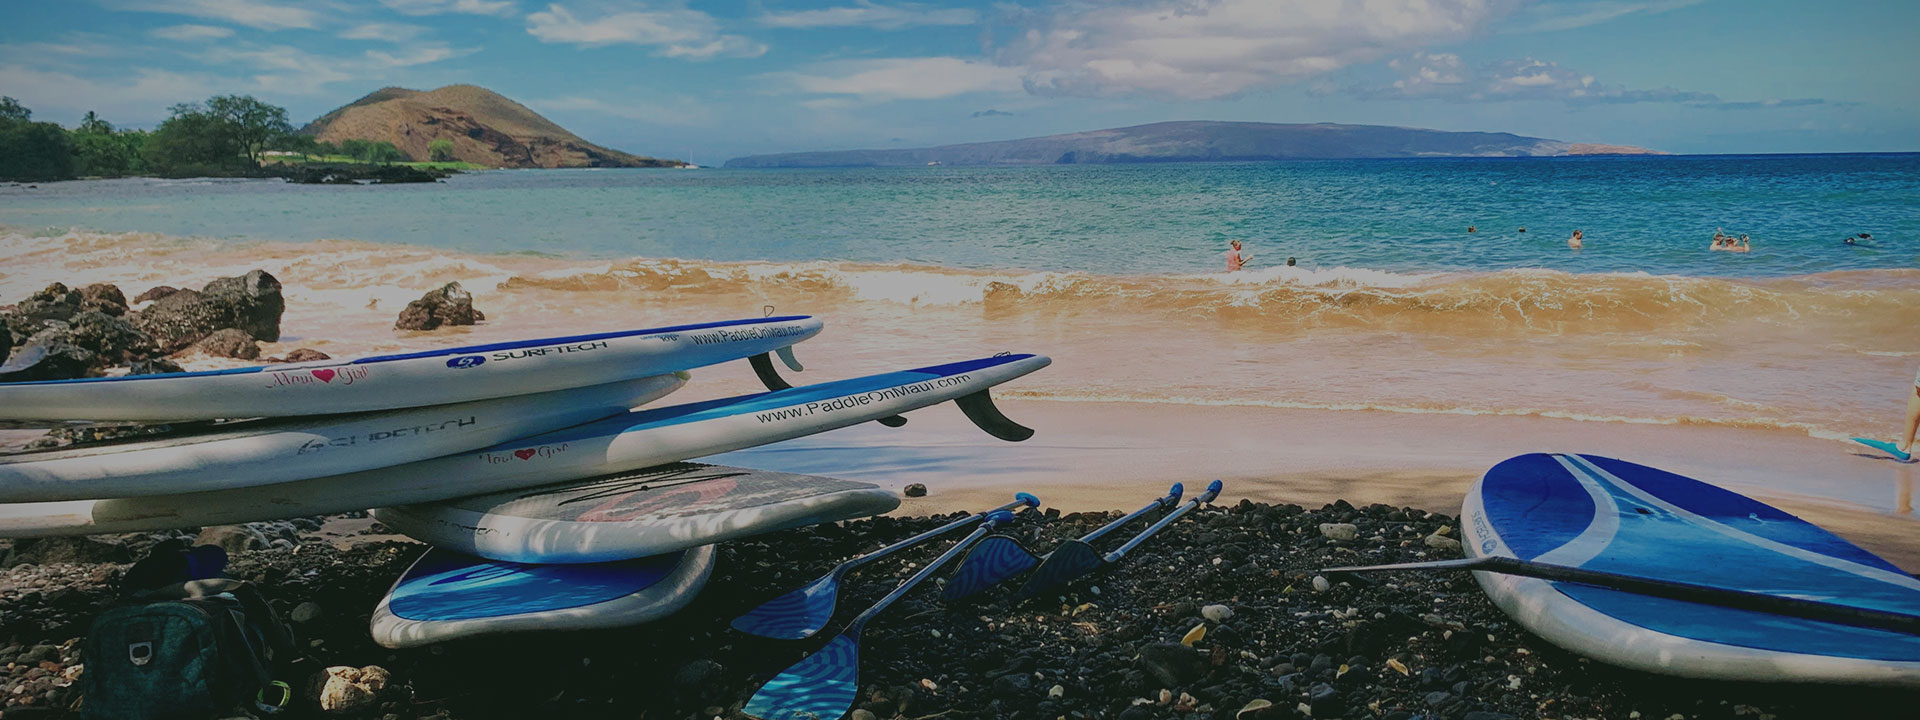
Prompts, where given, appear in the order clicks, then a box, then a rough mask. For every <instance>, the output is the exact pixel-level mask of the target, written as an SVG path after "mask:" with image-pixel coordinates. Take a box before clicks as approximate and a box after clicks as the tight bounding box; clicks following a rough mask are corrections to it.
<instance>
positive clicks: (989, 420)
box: [953, 390, 1033, 442]
mask: <svg viewBox="0 0 1920 720" xmlns="http://www.w3.org/2000/svg"><path fill="white" fill-rule="evenodd" d="M953 404H955V405H959V406H960V412H963V413H966V414H967V419H968V420H972V421H973V424H974V425H975V426H976V427H979V428H980V429H981V430H983V431H985V432H986V433H987V434H988V435H992V436H994V437H997V438H1000V439H1001V440H1005V441H1007V442H1020V441H1022V440H1025V439H1027V438H1030V437H1033V428H1030V427H1027V426H1025V425H1021V424H1020V423H1017V422H1014V421H1012V420H1009V419H1007V416H1006V415H1003V414H1001V412H1000V408H997V407H994V406H993V397H992V396H990V395H988V394H987V391H985V390H981V391H980V392H977V393H973V394H971V395H962V396H960V397H957V398H954V399H953Z"/></svg>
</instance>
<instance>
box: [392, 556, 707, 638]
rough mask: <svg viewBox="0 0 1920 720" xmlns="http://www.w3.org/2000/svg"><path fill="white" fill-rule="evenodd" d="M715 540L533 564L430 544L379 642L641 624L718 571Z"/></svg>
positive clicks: (395, 599)
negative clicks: (638, 554)
mask: <svg viewBox="0 0 1920 720" xmlns="http://www.w3.org/2000/svg"><path fill="white" fill-rule="evenodd" d="M713 560H714V551H713V547H712V546H702V547H698V548H693V549H689V550H684V551H681V552H675V553H669V554H666V555H656V556H653V557H647V558H639V559H635V560H624V561H619V562H610V563H594V564H580V565H526V564H518V563H504V562H496V561H491V560H486V559H484V558H476V557H473V556H470V555H465V554H461V553H457V552H453V551H450V550H445V549H441V548H434V549H431V550H428V551H427V553H426V554H425V555H422V556H421V557H420V559H419V560H417V561H415V562H414V564H413V566H412V567H410V568H408V569H407V571H406V572H405V573H404V574H402V575H401V576H400V579H399V581H397V582H395V583H394V585H393V589H392V590H390V591H388V593H387V595H386V597H385V598H383V599H382V600H381V601H380V604H379V606H378V607H376V608H375V609H374V613H373V620H372V623H371V625H372V632H373V638H374V640H375V641H376V642H379V643H380V644H381V645H384V646H386V647H390V648H401V647H412V646H415V645H424V644H429V643H435V642H441V641H444V640H450V639H453V638H457V637H468V636H473V635H482V634H490V633H499V632H513V631H522V630H584V629H592V628H608V627H621V626H626V625H634V624H638V623H642V622H648V621H651V620H657V619H659V618H662V617H666V616H668V615H671V614H673V613H674V612H677V611H678V610H680V609H681V608H683V607H685V606H686V605H687V604H688V603H689V602H691V601H692V600H693V598H694V596H695V595H697V594H698V593H699V592H700V589H701V588H702V587H704V586H705V585H706V582H707V577H708V576H709V575H710V574H711V573H712V572H713Z"/></svg>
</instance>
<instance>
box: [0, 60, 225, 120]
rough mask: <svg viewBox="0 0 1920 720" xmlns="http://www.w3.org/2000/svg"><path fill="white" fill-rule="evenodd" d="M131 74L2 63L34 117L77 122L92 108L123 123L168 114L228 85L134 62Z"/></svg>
mask: <svg viewBox="0 0 1920 720" xmlns="http://www.w3.org/2000/svg"><path fill="white" fill-rule="evenodd" d="M131 73H132V76H131V77H116V78H115V79H114V80H110V81H101V80H94V79H91V78H86V77H81V76H78V75H74V74H71V73H65V72H58V71H50V70H43V69H39V68H30V67H26V66H23V65H0V87H4V88H6V89H7V92H6V94H7V95H11V96H13V97H15V98H18V99H19V100H20V103H21V104H23V105H26V106H27V107H29V108H32V109H33V113H34V117H35V118H37V119H40V120H49V121H54V122H60V123H64V124H72V123H74V122H77V121H78V120H79V119H80V116H81V115H82V114H85V113H86V112H87V111H89V110H92V111H96V112H99V113H100V116H101V117H103V118H106V119H107V120H109V121H111V122H113V123H114V124H116V125H119V124H147V123H152V122H157V121H159V120H161V119H163V118H165V117H166V108H167V107H169V106H171V105H173V104H175V103H180V102H188V101H193V100H199V99H202V98H205V97H207V96H209V95H212V94H214V93H216V92H220V91H222V90H223V89H226V88H227V87H229V86H228V85H227V84H226V83H227V81H225V80H223V79H220V78H215V77H211V76H206V75H190V74H185V73H176V72H168V71H165V70H154V69H151V68H135V69H133V70H132V71H131Z"/></svg>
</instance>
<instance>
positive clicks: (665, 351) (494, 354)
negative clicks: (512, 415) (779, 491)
mask: <svg viewBox="0 0 1920 720" xmlns="http://www.w3.org/2000/svg"><path fill="white" fill-rule="evenodd" d="M820 327H821V323H820V321H819V320H818V319H815V318H812V317H807V316H789V317H772V318H764V319H753V320H730V321H726V322H714V323H702V324H698V325H679V326H675V327H664V328H650V329H646V330H630V331H626V332H614V333H600V334H597V335H576V336H572V337H555V338H542V339H539V340H522V341H518V342H507V343H496V344H493V345H476V346H471V347H459V348H449V349H446V350H427V351H424V352H415V353H407V354H404V355H381V356H377V357H368V358H360V359H358V360H317V361H314V362H308V363H294V364H285V365H262V366H258V367H244V368H233V369H230V370H209V371H204V372H185V373H162V374H158V375H129V376H120V377H104V378H83V379H79V380H49V381H43V382H22V383H6V384H0V420H37V421H61V420H113V421H121V420H133V421H161V420H214V419H220V418H251V417H285V416H290V415H324V414H331V413H350V412H365V411H369V410H389V409H393V408H405V407H421V406H426V405H445V404H447V403H457V402H467V401H470V400H485V399H488V398H497V397H507V396H510V395H526V394H529V393H537V392H548V391H552V390H564V389H567V388H576V387H582V386H586V385H601V384H605V383H610V382H615V381H618V380H631V379H634V378H641V377H647V376H650V375H664V374H667V373H671V372H674V371H678V370H688V369H692V368H697V367H703V366H707V365H713V364H716V363H722V362H727V361H729V360H738V359H740V358H744V357H749V356H753V355H759V354H761V353H766V352H773V351H777V350H781V349H783V348H786V347H788V346H791V345H793V344H794V343H798V342H800V341H802V340H806V339H807V338H810V337H813V336H814V335H816V334H819V332H820Z"/></svg>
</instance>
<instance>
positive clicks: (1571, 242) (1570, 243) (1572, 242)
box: [1567, 230, 1587, 250]
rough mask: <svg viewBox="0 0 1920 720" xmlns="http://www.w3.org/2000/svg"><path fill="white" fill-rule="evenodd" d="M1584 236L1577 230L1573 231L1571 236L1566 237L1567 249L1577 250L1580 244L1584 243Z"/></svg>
mask: <svg viewBox="0 0 1920 720" xmlns="http://www.w3.org/2000/svg"><path fill="white" fill-rule="evenodd" d="M1586 237H1587V236H1586V235H1583V234H1581V232H1580V231H1579V230H1575V231H1573V237H1570V238H1567V249H1568V250H1579V249H1580V248H1581V247H1582V246H1584V245H1586V243H1585V242H1582V241H1583V240H1584V239H1585V238H1586Z"/></svg>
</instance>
